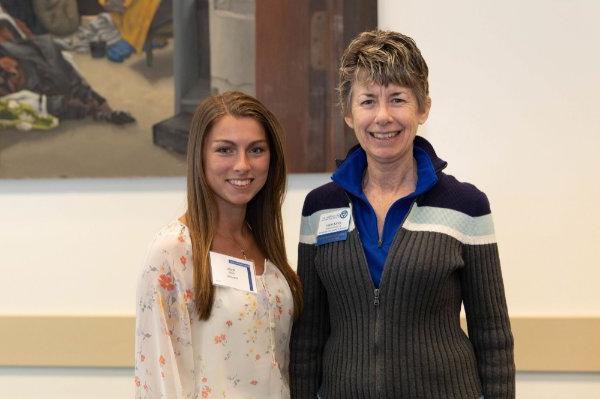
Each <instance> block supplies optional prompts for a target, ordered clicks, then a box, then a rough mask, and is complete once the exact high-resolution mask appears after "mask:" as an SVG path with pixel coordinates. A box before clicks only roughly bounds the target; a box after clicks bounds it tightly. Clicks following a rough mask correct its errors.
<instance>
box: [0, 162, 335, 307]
mask: <svg viewBox="0 0 600 399" xmlns="http://www.w3.org/2000/svg"><path fill="white" fill-rule="evenodd" d="M328 179H329V175H327V174H310V175H294V176H292V177H291V178H290V179H289V182H288V193H287V196H286V200H285V204H284V208H283V215H284V221H285V230H286V246H287V249H288V253H289V258H290V260H291V262H292V263H293V264H295V262H296V248H297V243H298V236H299V230H300V212H301V209H302V202H303V201H304V196H305V195H306V192H307V191H308V190H309V189H310V188H313V187H316V186H318V185H320V184H322V183H324V182H326V181H328ZM0 193H1V194H2V195H0V221H1V225H0V226H1V228H0V243H1V244H0V246H1V248H2V253H3V255H2V257H0V274H1V275H2V282H3V284H2V285H3V288H2V290H0V314H3V315H19V314H38V315H39V314H111V315H118V314H127V315H132V314H134V312H135V309H134V302H135V300H134V297H135V282H136V277H137V272H138V270H139V268H140V267H141V262H142V260H143V257H144V254H145V251H146V247H147V245H148V244H149V243H150V241H151V239H152V237H153V236H154V234H155V232H156V231H158V229H160V227H161V226H163V225H164V224H166V223H168V222H169V221H171V220H173V219H175V218H176V217H178V216H179V215H181V214H182V213H183V212H184V211H185V201H186V199H185V179H184V178H155V179H130V180H127V179H70V180H4V181H0Z"/></svg>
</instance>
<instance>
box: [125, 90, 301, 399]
mask: <svg viewBox="0 0 600 399" xmlns="http://www.w3.org/2000/svg"><path fill="white" fill-rule="evenodd" d="M187 153H188V174H187V198H188V201H187V202H188V203H187V211H186V213H185V215H183V216H182V217H180V218H179V219H178V220H176V221H173V222H172V223H170V224H168V225H167V226H166V227H164V228H163V229H162V230H161V231H160V232H159V233H158V234H157V236H156V238H155V240H154V242H153V243H152V244H151V246H150V249H149V251H148V255H147V258H146V261H145V264H144V268H143V271H142V274H141V276H140V280H139V285H138V294H137V320H136V351H135V356H136V358H135V365H136V367H135V385H136V397H137V398H169V399H171V398H174V399H175V398H209V397H210V398H212V397H218V398H257V399H264V398H287V397H289V384H288V360H289V350H288V345H289V336H290V331H291V323H292V320H293V318H294V317H295V316H296V315H298V314H299V312H300V310H301V306H302V305H301V297H302V294H301V288H300V284H299V280H298V279H297V277H296V275H295V273H294V271H293V270H292V269H291V268H290V266H289V264H288V262H287V257H286V253H285V247H284V239H283V230H282V219H281V204H282V200H283V195H284V191H285V179H286V171H285V162H284V158H283V148H282V144H281V126H280V125H279V123H278V122H277V120H276V119H275V117H274V116H273V114H271V112H269V111H268V110H267V109H266V108H265V107H264V106H263V105H262V104H261V103H260V102H259V101H258V100H256V99H255V98H253V97H250V96H248V95H245V94H243V93H239V92H227V93H224V94H222V95H219V96H214V97H210V98H208V99H206V100H205V101H203V102H202V103H201V104H200V105H199V107H198V109H197V110H196V113H195V115H194V118H193V121H192V126H191V129H190V136H189V143H188V152H187ZM252 266H253V267H252Z"/></svg>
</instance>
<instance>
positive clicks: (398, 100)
mask: <svg viewBox="0 0 600 399" xmlns="http://www.w3.org/2000/svg"><path fill="white" fill-rule="evenodd" d="M405 102H406V100H405V99H403V98H400V97H394V98H392V104H403V103H405Z"/></svg>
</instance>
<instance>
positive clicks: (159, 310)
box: [135, 237, 196, 399]
mask: <svg viewBox="0 0 600 399" xmlns="http://www.w3.org/2000/svg"><path fill="white" fill-rule="evenodd" d="M169 247H171V248H169ZM174 247H175V246H174V245H170V243H169V242H168V240H167V239H165V238H162V239H161V238H160V237H159V238H158V239H157V240H156V241H155V242H154V244H153V245H152V246H151V248H150V251H149V253H148V256H147V258H146V261H145V264H144V270H143V272H142V274H141V276H140V278H139V281H138V289H137V300H136V303H137V315H136V336H135V392H136V394H135V397H136V399H155V398H168V399H190V398H196V394H195V393H194V391H195V382H194V361H193V350H192V346H191V329H190V322H191V320H190V316H189V313H188V310H187V304H186V302H187V301H188V300H190V299H191V295H190V291H189V290H184V288H183V287H182V286H181V284H180V280H179V278H178V273H177V272H176V268H177V267H180V266H181V261H182V260H184V259H185V258H183V257H180V256H179V254H177V252H176V251H170V249H172V248H174Z"/></svg>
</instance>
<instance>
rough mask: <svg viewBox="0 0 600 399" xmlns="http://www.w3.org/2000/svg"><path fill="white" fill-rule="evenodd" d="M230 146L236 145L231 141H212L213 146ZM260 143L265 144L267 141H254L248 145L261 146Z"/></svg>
mask: <svg viewBox="0 0 600 399" xmlns="http://www.w3.org/2000/svg"><path fill="white" fill-rule="evenodd" d="M217 143H219V144H230V145H236V144H235V143H234V142H233V141H231V140H214V141H213V144H217ZM262 143H267V140H256V141H252V142H251V143H250V144H249V145H255V144H262Z"/></svg>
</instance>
